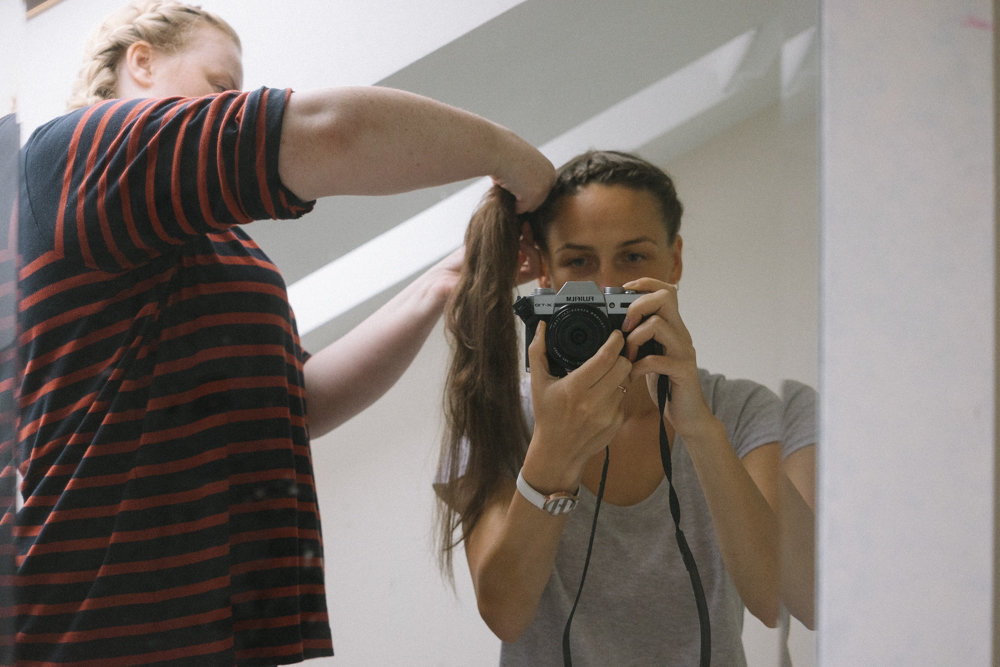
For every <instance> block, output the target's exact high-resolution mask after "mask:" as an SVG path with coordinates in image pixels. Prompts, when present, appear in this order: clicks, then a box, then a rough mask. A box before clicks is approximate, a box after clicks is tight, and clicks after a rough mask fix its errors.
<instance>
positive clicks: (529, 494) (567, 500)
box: [517, 470, 579, 516]
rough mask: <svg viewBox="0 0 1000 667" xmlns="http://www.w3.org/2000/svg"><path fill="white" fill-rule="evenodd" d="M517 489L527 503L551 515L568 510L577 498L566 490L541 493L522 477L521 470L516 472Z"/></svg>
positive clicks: (574, 504)
mask: <svg viewBox="0 0 1000 667" xmlns="http://www.w3.org/2000/svg"><path fill="white" fill-rule="evenodd" d="M517 490H518V492H520V494H521V495H522V496H524V498H525V500H527V501H528V502H529V503H531V504H532V505H534V506H535V507H537V508H538V509H540V510H544V511H545V512H548V513H549V514H552V515H553V516H556V515H559V514H565V513H567V512H569V511H570V510H572V509H573V508H574V507H576V504H577V502H578V500H579V499H578V498H577V496H576V494H573V493H570V492H568V491H556V492H555V493H550V494H549V495H547V496H546V495H544V494H542V493H541V492H539V491H538V490H536V489H535V488H534V487H532V486H531V485H530V484H528V481H527V480H526V479H524V472H523V470H521V471H518V473H517Z"/></svg>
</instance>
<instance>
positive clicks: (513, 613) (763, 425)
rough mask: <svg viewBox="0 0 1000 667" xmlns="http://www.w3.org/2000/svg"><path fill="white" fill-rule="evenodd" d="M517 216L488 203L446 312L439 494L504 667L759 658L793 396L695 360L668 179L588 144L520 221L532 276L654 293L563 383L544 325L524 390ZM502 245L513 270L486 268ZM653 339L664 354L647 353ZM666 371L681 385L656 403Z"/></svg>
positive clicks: (445, 529)
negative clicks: (749, 650)
mask: <svg viewBox="0 0 1000 667" xmlns="http://www.w3.org/2000/svg"><path fill="white" fill-rule="evenodd" d="M505 204H506V206H505ZM509 204H510V202H504V201H503V197H502V196H500V193H497V192H495V193H493V197H492V198H491V199H489V200H488V201H487V202H485V203H484V205H483V206H482V207H481V208H480V210H479V211H477V213H476V216H475V217H474V219H473V221H472V224H471V226H470V229H469V232H468V235H467V237H466V253H467V260H466V266H465V268H464V270H463V273H462V275H461V276H460V279H459V284H458V286H457V288H456V290H455V297H454V301H453V303H452V305H451V308H450V310H449V313H448V326H449V332H450V333H451V335H452V337H453V339H454V340H453V364H452V367H451V371H450V374H449V378H448V381H449V382H448V388H447V401H446V402H447V409H448V425H449V431H448V433H447V437H446V441H445V443H444V448H443V451H442V461H441V468H440V473H439V475H440V477H439V480H438V482H439V483H438V485H437V487H436V488H437V490H438V493H439V497H440V498H441V500H442V510H443V513H442V525H441V527H442V535H441V538H442V553H443V555H444V561H445V564H446V566H448V565H450V558H451V552H450V549H451V548H453V547H454V546H456V545H457V544H458V543H464V545H465V551H466V556H467V560H468V563H469V568H470V571H471V575H472V581H473V585H474V588H475V592H476V597H477V601H478V605H479V610H480V613H481V615H482V617H483V618H484V620H485V621H486V623H487V624H488V625H489V626H490V628H491V629H492V630H493V631H494V633H495V634H496V635H497V636H498V637H500V639H501V640H502V641H503V644H502V650H501V664H504V665H523V664H532V665H550V664H563V663H564V661H566V660H567V659H575V660H576V661H577V664H683V665H688V664H696V663H697V660H698V657H699V654H701V657H702V659H703V661H704V660H707V659H708V658H709V657H710V659H711V663H712V664H720V665H739V664H745V657H744V654H743V648H742V644H741V639H740V635H741V628H742V618H743V610H744V603H745V604H746V607H747V608H749V609H750V611H751V612H752V613H753V614H754V615H756V616H758V617H759V618H760V619H761V620H762V621H763V622H764V623H766V624H768V625H770V626H773V625H775V623H776V622H777V618H778V613H779V600H778V535H777V521H776V515H775V509H774V508H775V503H776V499H777V494H778V471H779V458H780V445H779V444H778V441H779V440H780V430H779V429H780V412H779V411H780V401H779V400H778V398H777V396H775V395H774V394H773V393H772V392H771V391H769V390H768V389H766V388H764V387H762V386H760V385H757V384H755V383H752V382H749V381H741V380H729V379H726V378H724V377H723V376H721V375H713V374H710V373H708V372H707V371H705V370H703V369H700V368H698V366H697V362H696V357H695V349H694V346H693V344H692V340H691V336H690V335H689V333H688V331H687V329H686V328H685V326H684V322H683V320H682V318H681V316H680V311H679V307H678V295H677V283H678V281H679V280H680V278H681V273H682V268H683V262H682V239H681V237H680V236H679V234H678V231H679V227H680V218H681V212H682V207H681V204H680V202H679V201H678V199H677V196H676V193H675V191H674V187H673V183H672V181H671V180H670V178H669V177H668V176H667V175H666V174H665V173H663V172H662V171H661V170H660V169H658V168H656V167H655V166H653V165H651V164H649V163H648V162H645V161H644V160H641V159H639V158H637V157H634V156H631V155H628V154H622V153H615V152H591V153H586V154H584V155H581V156H579V157H577V158H575V159H573V160H571V161H570V162H569V163H568V164H566V165H565V166H563V167H562V168H561V169H560V170H559V171H558V172H557V180H556V185H555V186H554V188H553V189H552V191H551V192H550V194H549V197H548V199H547V200H546V202H545V203H544V204H543V205H542V206H541V207H540V208H539V209H538V210H537V211H536V212H535V213H534V214H532V215H531V216H530V217H529V219H528V220H529V222H530V225H526V226H525V227H524V232H523V234H522V238H521V243H520V250H521V253H520V259H521V260H522V266H521V272H522V275H523V273H524V270H525V267H528V272H529V273H530V272H531V268H530V267H533V266H537V267H538V281H539V284H540V286H542V287H551V288H554V289H556V290H558V289H559V288H561V287H562V286H563V284H564V283H566V282H567V281H593V282H595V283H596V284H597V285H598V286H599V287H604V286H615V287H624V288H626V289H629V290H635V291H638V292H643V293H645V294H643V295H642V296H641V297H640V298H638V299H636V300H635V301H634V302H633V303H632V304H631V306H630V307H629V309H628V313H627V316H626V319H625V321H624V323H623V324H622V326H621V331H613V332H612V333H611V334H610V336H609V337H608V339H607V341H606V342H605V343H604V344H603V346H602V347H601V348H600V349H599V350H598V351H597V352H596V353H595V354H594V355H593V357H591V358H590V359H589V360H588V361H586V362H585V363H583V364H582V365H581V366H579V368H576V369H575V370H572V371H570V372H569V373H568V374H567V375H566V376H565V377H554V376H553V375H551V374H550V373H549V372H548V369H549V366H548V360H547V355H546V341H545V331H546V326H547V323H546V322H545V321H544V318H543V321H542V322H540V323H539V324H538V329H537V331H536V333H535V336H534V338H533V341H532V343H531V345H530V347H529V348H528V350H527V355H528V359H529V362H530V383H528V382H524V383H520V390H521V395H520V397H519V396H518V385H519V380H518V373H519V364H518V363H517V358H516V352H517V347H518V345H519V342H518V339H517V336H516V334H515V332H514V326H513V316H512V314H511V313H510V307H509V304H510V298H511V297H510V288H511V287H513V282H514V281H515V275H516V274H517V272H518V267H517V262H518V259H517V257H518V248H519V246H518V239H517V233H518V231H517V230H519V229H520V227H519V225H517V224H516V223H513V222H509V223H508V225H507V227H506V228H505V229H506V230H507V236H506V237H504V238H497V237H496V235H495V234H494V232H492V231H491V230H496V229H502V227H501V226H500V225H498V224H497V222H496V219H495V218H496V217H500V218H503V217H504V216H506V217H508V218H509V217H512V210H511V208H510V206H509ZM532 239H533V241H534V245H533V244H532ZM498 246H499V247H502V248H503V252H502V253H500V254H501V256H503V257H505V258H506V259H505V260H504V262H505V263H504V264H502V265H494V264H491V257H494V256H496V255H497V253H496V252H495V250H496V248H497V247H498ZM536 248H537V249H536ZM493 273H496V274H497V275H498V276H499V278H500V280H493V277H492V275H491V274H493ZM504 281H506V288H507V289H508V293H507V295H506V296H505V295H504V294H503V293H502V290H503V289H504V287H503V286H502V283H503V282H504ZM497 283H499V284H501V286H500V287H497V286H496V285H497ZM492 304H499V305H495V306H493V305H492ZM505 311H506V312H505ZM653 340H655V341H656V342H657V343H658V344H659V346H660V347H661V349H660V350H659V351H660V352H661V353H659V354H651V355H647V356H643V357H642V358H638V359H637V358H636V357H637V351H638V350H639V348H640V347H641V346H642V345H643V344H645V343H647V342H649V341H653ZM662 376H669V385H670V392H669V400H666V401H665V404H664V409H663V410H662V412H661V410H660V407H659V405H658V403H657V400H658V399H659V398H660V395H659V392H658V391H657V384H658V382H657V380H658V378H660V377H662ZM661 426H662V428H663V431H664V435H665V436H666V440H665V441H664V443H665V448H666V450H667V451H668V455H667V461H663V460H661V440H660V429H661ZM666 443H668V444H666ZM665 466H666V467H667V468H668V469H670V470H671V471H672V484H673V486H674V487H675V490H676V494H677V496H678V498H679V504H680V529H681V532H683V534H684V539H683V540H677V539H675V532H676V530H675V527H674V525H673V523H672V518H671V516H672V513H671V509H670V502H671V501H670V498H669V496H670V492H669V491H670V489H669V486H670V485H669V484H667V482H666V480H665ZM601 496H602V497H601ZM574 506H575V507H574ZM456 530H457V531H458V533H457V535H456V533H455V531H456ZM591 540H592V541H593V543H592V551H591V550H590V549H589V546H590V543H591ZM681 541H684V543H685V548H687V549H689V550H690V553H691V555H692V557H693V562H694V568H693V570H694V572H692V567H690V566H686V564H685V559H684V557H683V556H682V553H683V550H682V548H681V545H680V543H681ZM584 576H585V577H586V579H585V585H583V584H584ZM696 581H697V582H699V584H700V587H701V589H702V592H701V593H698V592H696V586H697V585H698V584H696V583H695V582H696ZM578 592H579V600H577V596H578ZM699 604H700V605H702V607H703V610H702V612H701V613H700V612H699V609H698V607H699ZM570 620H571V624H570ZM706 626H707V627H706ZM706 631H707V632H708V635H707V636H708V638H709V644H710V649H709V648H708V645H707V644H705V643H703V642H704V640H703V639H701V638H702V637H703V636H704V633H705V632H706ZM564 644H565V645H564ZM709 654H710V655H709ZM702 664H706V663H705V662H703V663H702Z"/></svg>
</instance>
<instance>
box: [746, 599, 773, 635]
mask: <svg viewBox="0 0 1000 667" xmlns="http://www.w3.org/2000/svg"><path fill="white" fill-rule="evenodd" d="M747 609H749V610H750V613H751V614H753V615H754V616H756V617H757V619H758V620H760V622H761V623H763V624H764V625H766V626H767V627H769V628H776V627H778V624H779V623H780V621H781V604H780V603H779V602H778V598H777V597H774V599H768V600H763V601H759V602H757V603H756V604H753V605H751V604H747Z"/></svg>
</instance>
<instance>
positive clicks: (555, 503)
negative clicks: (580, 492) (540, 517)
mask: <svg viewBox="0 0 1000 667" xmlns="http://www.w3.org/2000/svg"><path fill="white" fill-rule="evenodd" d="M574 507H576V498H575V497H573V496H571V495H570V494H568V493H554V494H552V495H551V496H549V497H548V498H546V499H545V504H544V505H542V509H543V510H545V511H546V512H548V513H549V514H565V513H566V512H569V511H570V510H572V509H573V508H574Z"/></svg>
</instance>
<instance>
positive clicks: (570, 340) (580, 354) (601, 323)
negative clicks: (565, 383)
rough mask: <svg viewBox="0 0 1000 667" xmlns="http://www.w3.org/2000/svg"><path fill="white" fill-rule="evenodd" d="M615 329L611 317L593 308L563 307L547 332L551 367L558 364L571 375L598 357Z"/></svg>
mask: <svg viewBox="0 0 1000 667" xmlns="http://www.w3.org/2000/svg"><path fill="white" fill-rule="evenodd" d="M613 330H614V327H612V326H611V322H610V320H609V319H608V316H607V315H605V314H604V312H603V311H602V310H599V309H597V308H594V307H593V306H590V305H583V304H579V305H576V304H569V305H565V306H562V307H560V308H559V309H558V310H557V311H556V312H555V313H554V314H553V315H552V319H551V320H550V321H549V323H548V328H547V329H546V330H545V347H546V349H547V351H548V354H549V362H550V366H552V365H558V366H560V367H561V368H562V369H563V370H565V371H567V372H568V371H571V370H573V369H575V368H578V367H579V366H581V365H582V364H583V363H584V362H585V361H587V359H590V358H591V357H592V356H594V353H596V352H597V350H598V349H600V347H601V345H604V343H605V342H606V341H607V340H608V336H610V335H611V332H612V331H613ZM553 362H554V364H553Z"/></svg>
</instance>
